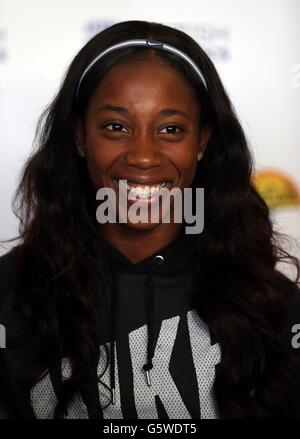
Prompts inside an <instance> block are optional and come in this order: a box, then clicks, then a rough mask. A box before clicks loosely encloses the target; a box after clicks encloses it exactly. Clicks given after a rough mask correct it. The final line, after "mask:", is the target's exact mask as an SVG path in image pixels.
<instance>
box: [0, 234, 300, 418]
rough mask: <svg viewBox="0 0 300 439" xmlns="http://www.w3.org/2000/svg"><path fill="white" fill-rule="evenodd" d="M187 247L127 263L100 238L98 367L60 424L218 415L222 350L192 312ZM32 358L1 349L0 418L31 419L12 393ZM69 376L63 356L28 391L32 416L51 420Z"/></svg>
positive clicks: (181, 244) (298, 302)
mask: <svg viewBox="0 0 300 439" xmlns="http://www.w3.org/2000/svg"><path fill="white" fill-rule="evenodd" d="M190 244H191V243H190V242H189V240H188V236H185V235H184V234H183V233H181V234H180V235H179V236H178V237H177V238H176V239H175V240H173V241H172V242H171V243H170V244H169V245H167V246H165V247H164V248H162V249H161V250H159V251H157V252H155V253H154V254H153V255H151V256H149V257H147V258H146V259H144V260H143V261H141V262H138V263H132V262H131V261H130V260H129V259H128V258H127V257H126V256H125V255H123V254H122V253H121V252H120V251H118V250H117V249H116V248H114V247H113V246H112V245H110V244H109V243H108V242H106V241H105V240H103V242H102V245H103V247H104V248H105V252H106V256H107V257H108V260H109V261H110V263H109V265H108V267H109V270H110V272H111V273H112V274H113V276H112V278H113V280H114V284H113V291H112V292H113V295H112V297H113V300H112V302H111V314H110V316H109V317H108V318H107V319H105V321H104V322H103V326H102V327H103V330H102V331H101V335H100V338H99V362H98V366H97V370H96V368H95V370H94V371H92V372H91V375H90V377H89V378H88V379H89V383H90V385H89V391H88V392H87V393H86V394H83V395H81V396H79V395H78V396H76V398H75V399H74V400H73V401H72V403H71V404H70V406H69V409H68V413H66V414H65V418H101V417H103V418H105V419H119V418H120V419H121V418H124V419H136V418H144V419H146V418H148V419H168V418H170V419H171V418H172V419H174V418H175V419H189V418H192V419H198V418H218V417H219V413H218V407H217V404H216V401H215V398H214V394H213V383H214V378H215V367H216V366H217V364H218V363H219V362H220V360H221V349H220V345H219V343H218V342H217V340H216V338H215V337H214V335H213V334H212V333H211V332H210V329H209V328H208V326H207V325H206V324H205V323H204V322H203V321H202V320H201V318H200V317H199V315H198V313H197V311H196V309H195V305H194V303H195V297H194V296H195V295H194V293H195V289H196V282H195V276H194V272H193V270H192V268H191V267H192V264H191V259H192V258H193V250H192V246H191V245H190ZM11 259H12V252H10V253H8V254H7V255H4V256H3V257H1V258H0V300H1V301H0V306H1V314H0V323H3V324H5V326H6V328H7V332H8V330H9V329H10V328H11V330H12V331H13V328H14V326H20V325H18V323H17V322H16V321H15V320H14V317H13V315H12V313H11V303H12V297H13V291H11V290H10V287H9V275H8V273H9V270H10V267H11V262H12V261H11ZM288 307H289V322H288V328H287V337H286V343H287V344H288V348H289V349H290V348H291V338H292V332H291V331H292V327H294V325H295V324H297V323H299V324H300V293H299V290H298V289H297V290H296V288H295V294H293V295H292V296H291V298H290V299H289V305H288ZM294 335H295V334H294ZM299 338H300V337H299ZM299 351H300V349H298V350H297V352H295V353H296V354H298V355H299ZM30 358H31V346H30V343H28V344H26V345H24V347H23V348H22V349H18V350H16V349H10V348H9V347H7V348H6V349H0V418H1V417H3V418H23V417H30V415H29V413H28V412H27V411H26V409H25V407H23V406H22V404H21V403H20V399H19V394H18V377H19V376H20V374H21V372H22V370H23V367H24V364H26V362H28V361H30ZM108 358H109V359H110V362H108V361H107V360H108ZM108 364H110V367H108ZM70 373H71V367H70V364H69V362H68V359H67V358H63V359H62V361H61V362H59V364H57V365H56V366H55V367H53V368H52V369H51V370H50V371H49V372H47V373H46V374H45V375H44V377H43V379H42V380H41V381H39V383H38V384H37V385H36V386H35V387H34V388H33V389H32V393H31V398H32V405H33V408H34V413H35V416H36V417H37V418H53V414H54V413H53V411H54V407H55V405H56V401H57V397H56V395H57V393H58V391H59V387H60V385H61V382H62V380H65V379H67V378H68V376H69V375H70ZM299 375H300V371H299Z"/></svg>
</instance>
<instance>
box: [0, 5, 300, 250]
mask: <svg viewBox="0 0 300 439" xmlns="http://www.w3.org/2000/svg"><path fill="white" fill-rule="evenodd" d="M131 19H138V20H152V21H159V22H161V23H164V24H168V25H171V26H174V27H177V28H179V29H182V30H184V31H185V32H187V33H189V34H190V35H191V36H192V37H194V38H195V39H196V40H197V41H198V42H199V43H200V44H201V45H202V46H203V47H204V48H205V50H206V51H207V53H208V54H209V55H210V56H211V58H212V59H213V61H214V63H215V65H216V68H217V70H218V72H219V74H220V76H221V78H222V80H223V82H224V84H225V87H226V89H227V91H228V93H229V95H230V97H231V99H232V101H233V103H234V105H235V108H236V110H237V113H238V115H239V117H240V120H241V122H242V125H243V127H244V129H245V131H246V134H247V136H248V139H249V141H250V144H251V147H252V149H253V152H254V155H255V159H256V168H257V169H258V170H260V169H264V167H266V168H271V169H275V171H276V170H278V171H282V172H284V173H285V174H287V175H288V176H289V178H291V179H292V181H294V183H295V184H296V186H297V189H298V190H299V188H300V117H299V115H300V27H299V23H300V1H299V0H252V1H250V0H226V1H224V0H209V1H207V0H190V1H184V0H180V1H177V0H172V1H161V0H151V2H140V3H137V2H136V1H134V0H133V1H131V0H125V1H121V0H118V1H117V0H110V1H109V2H104V1H101V0H85V1H79V0H43V1H39V0H0V148H1V156H0V225H1V228H0V240H1V239H7V238H10V237H13V236H15V234H16V232H17V226H18V223H17V220H16V219H15V218H14V216H13V214H12V211H11V199H12V195H13V191H14V190H15V188H16V184H17V180H18V178H19V172H20V169H21V166H22V164H23V162H24V160H25V158H26V157H27V156H28V154H29V152H30V149H31V147H32V141H33V136H34V130H35V125H36V122H37V118H38V116H39V115H40V113H41V111H42V109H43V108H44V107H45V106H46V104H47V103H48V102H49V100H50V99H51V98H52V97H53V95H54V94H55V92H56V91H57V88H58V87H59V84H60V81H61V79H62V76H63V74H64V72H65V71H66V69H67V66H68V64H69V62H70V61H71V60H72V58H73V56H74V55H75V54H76V53H77V52H78V50H79V49H80V48H81V47H82V46H83V45H84V44H85V42H86V41H87V40H88V39H89V38H91V37H92V36H93V35H94V34H95V33H96V32H98V31H100V30H101V29H102V28H104V27H107V26H109V25H110V24H112V23H114V22H117V21H124V20H131ZM273 214H274V221H275V222H276V224H277V226H276V227H277V228H278V229H280V230H282V231H284V232H285V233H288V234H289V235H291V236H293V237H295V238H296V239H297V240H298V242H300V208H299V206H297V205H294V206H289V207H285V208H283V207H281V208H278V209H276V210H274V211H273ZM8 248H9V246H6V247H2V248H0V254H1V253H4V252H6V251H7V250H8ZM293 252H294V253H295V254H298V255H300V249H299V248H297V246H296V247H294V249H293Z"/></svg>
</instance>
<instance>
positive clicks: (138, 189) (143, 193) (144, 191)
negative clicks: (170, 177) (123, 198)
mask: <svg viewBox="0 0 300 439" xmlns="http://www.w3.org/2000/svg"><path fill="white" fill-rule="evenodd" d="M118 183H119V185H120V186H122V187H124V188H126V189H127V191H130V195H133V196H139V197H140V198H147V197H149V196H150V195H152V194H155V193H156V192H159V191H160V189H162V188H163V187H164V186H166V184H167V182H163V183H161V184H158V185H156V186H131V185H130V184H128V183H127V185H126V183H125V182H124V181H123V180H119V181H118Z"/></svg>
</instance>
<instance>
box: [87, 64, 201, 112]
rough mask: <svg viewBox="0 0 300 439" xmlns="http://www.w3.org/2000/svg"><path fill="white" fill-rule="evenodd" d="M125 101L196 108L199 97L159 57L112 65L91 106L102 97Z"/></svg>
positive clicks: (183, 79)
mask: <svg viewBox="0 0 300 439" xmlns="http://www.w3.org/2000/svg"><path fill="white" fill-rule="evenodd" d="M108 100H109V101H114V102H119V103H120V104H121V103H122V104H124V105H127V106H128V105H133V106H134V105H137V104H138V103H141V104H143V105H145V104H146V103H148V104H150V103H151V105H153V106H155V105H158V106H160V105H165V104H167V103H168V104H173V105H181V106H184V107H185V109H186V110H190V111H193V110H194V111H197V110H198V107H199V103H198V99H197V97H196V94H195V91H194V89H193V88H192V86H191V85H190V84H189V83H188V80H187V79H185V78H184V77H183V76H182V75H181V74H180V73H179V72H178V71H177V70H175V69H174V68H173V67H172V66H170V65H167V64H165V63H164V62H163V61H160V60H159V59H147V60H140V61H135V62H130V63H128V64H121V65H117V66H114V67H112V68H111V69H110V71H109V72H108V73H107V74H106V75H105V76H104V78H103V79H102V80H101V81H100V82H99V84H98V85H97V87H96V89H95V92H94V93H93V95H92V97H91V99H90V103H89V105H90V106H95V105H98V104H99V103H100V102H103V101H108Z"/></svg>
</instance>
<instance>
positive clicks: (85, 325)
mask: <svg viewBox="0 0 300 439" xmlns="http://www.w3.org/2000/svg"><path fill="white" fill-rule="evenodd" d="M36 140H37V142H38V144H39V148H38V150H37V151H36V152H35V153H33V155H32V156H31V157H30V158H29V159H28V162H27V163H26V166H25V168H24V173H23V176H22V179H21V182H20V184H19V187H18V190H17V193H16V198H15V212H16V214H17V215H18V217H19V219H20V243H19V244H18V245H16V246H15V247H14V248H13V249H12V250H11V251H10V252H9V253H8V254H7V255H5V256H3V257H2V258H0V299H1V300H0V305H1V312H0V321H1V322H2V323H3V324H4V325H5V328H6V349H5V350H4V349H3V350H0V390H1V391H0V411H1V410H2V417H12V418H96V419H99V418H128V419H129V418H130V419H132V418H152V419H154V418H159V419H167V418H178V419H179V418H180V419H184V418H185V419H187V418H193V419H197V418H274V417H283V418H286V417H291V416H300V403H299V399H300V397H299V395H300V390H299V389H300V365H299V364H300V363H299V358H298V357H299V352H300V351H299V349H297V343H296V344H295V343H292V342H291V341H292V338H293V336H294V333H293V331H294V328H295V325H297V324H299V323H300V297H299V289H298V288H297V282H296V281H292V280H290V279H288V278H287V277H286V276H284V275H283V274H282V273H281V272H279V271H278V270H277V269H276V267H275V266H276V263H277V262H278V261H280V260H286V261H288V262H291V263H293V264H295V266H296V267H297V268H298V273H297V274H298V276H297V279H298V277H299V265H298V263H297V261H296V260H295V259H294V258H293V257H292V256H290V255H289V254H287V253H286V252H285V251H284V250H283V249H282V248H281V246H280V235H279V234H278V233H275V232H274V231H273V228H272V224H271V221H270V218H269V210H268V208H267V205H266V204H265V202H264V201H263V199H262V198H261V197H260V195H259V194H258V193H257V191H256V190H255V188H254V187H253V186H252V183H251V176H252V158H251V154H250V151H249V148H248V145H247V141H246V139H245V136H244V133H243V130H242V128H241V126H240V124H239V122H238V119H237V117H236V115H235V112H234V109H233V106H232V103H231V102H230V99H229V98H228V96H227V94H226V92H225V90H224V87H223V85H222V83H221V81H220V78H219V76H218V74H217V72H216V70H215V68H214V66H213V64H212V62H211V61H210V59H209V58H208V56H207V55H206V54H205V52H204V51H203V50H202V49H201V47H200V46H199V45H198V44H197V43H196V42H195V41H194V40H193V39H192V38H190V37H189V36H188V35H186V34H185V33H183V32H181V31H179V30H176V29H173V28H171V27H168V26H165V25H162V24H159V23H153V22H146V21H127V22H122V23H117V24H114V25H113V26H111V27H109V28H107V29H105V30H104V31H102V32H101V33H99V34H97V35H96V36H95V37H94V38H93V39H91V40H90V41H89V42H88V43H87V44H86V45H85V46H84V47H83V48H82V49H81V50H80V52H79V53H78V54H77V55H76V57H75V58H74V60H73V61H72V63H71V65H70V67H69V69H68V72H67V74H66V77H65V78H64V80H63V83H62V85H61V88H60V90H59V92H58V94H57V96H56V97H55V99H54V100H53V102H51V104H50V105H49V107H48V108H47V110H46V111H45V112H44V113H43V114H42V116H41V118H40V121H39V124H38V130H37V139H36ZM200 188H201V189H202V188H203V189H204V191H205V208H204V212H202V213H203V215H204V219H205V226H204V229H203V230H202V233H198V234H192V235H189V234H187V233H185V231H184V224H185V223H184V221H181V222H177V221H176V220H175V212H176V208H177V207H178V206H177V204H176V202H175V201H174V199H173V198H172V200H171V201H170V203H169V204H168V205H167V207H164V204H163V202H162V203H161V204H160V203H159V202H158V203H154V201H155V200H160V195H161V194H162V193H168V194H169V193H171V191H172V190H177V191H179V192H178V193H180V194H183V197H182V204H181V205H180V209H183V208H184V207H185V205H186V202H187V196H185V194H186V193H190V192H185V191H186V190H187V189H188V190H190V191H191V193H192V198H191V199H192V200H193V208H195V210H196V213H197V215H196V216H197V218H198V216H199V215H200V212H199V211H198V210H197V205H196V204H197V193H198V190H199V189H200ZM101 189H107V190H110V191H111V192H110V193H112V194H113V195H114V197H115V198H116V200H118V201H120V200H119V199H120V198H121V197H122V196H124V197H125V199H126V201H128V203H126V205H124V204H122V203H116V218H117V221H108V222H102V221H97V214H96V212H97V202H96V201H97V193H98V191H99V190H101ZM108 193H109V192H108ZM112 198H113V197H112ZM162 201H163V199H162ZM138 202H139V203H141V205H144V206H147V208H149V211H151V210H152V209H153V208H154V209H157V210H158V212H159V215H158V221H156V222H154V221H151V219H150V220H149V218H148V221H145V222H142V221H132V220H131V219H130V218H129V220H128V221H124V220H123V219H124V216H125V214H126V213H127V210H129V209H130V207H132V206H133V205H135V203H138ZM124 206H125V207H124ZM164 209H167V210H168V212H167V213H168V214H170V218H171V220H170V221H169V222H164V221H163V218H164V215H165V213H166V212H165V211H164ZM202 210H203V209H202ZM148 213H150V212H148ZM295 346H296V348H295ZM108 366H109V367H108Z"/></svg>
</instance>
